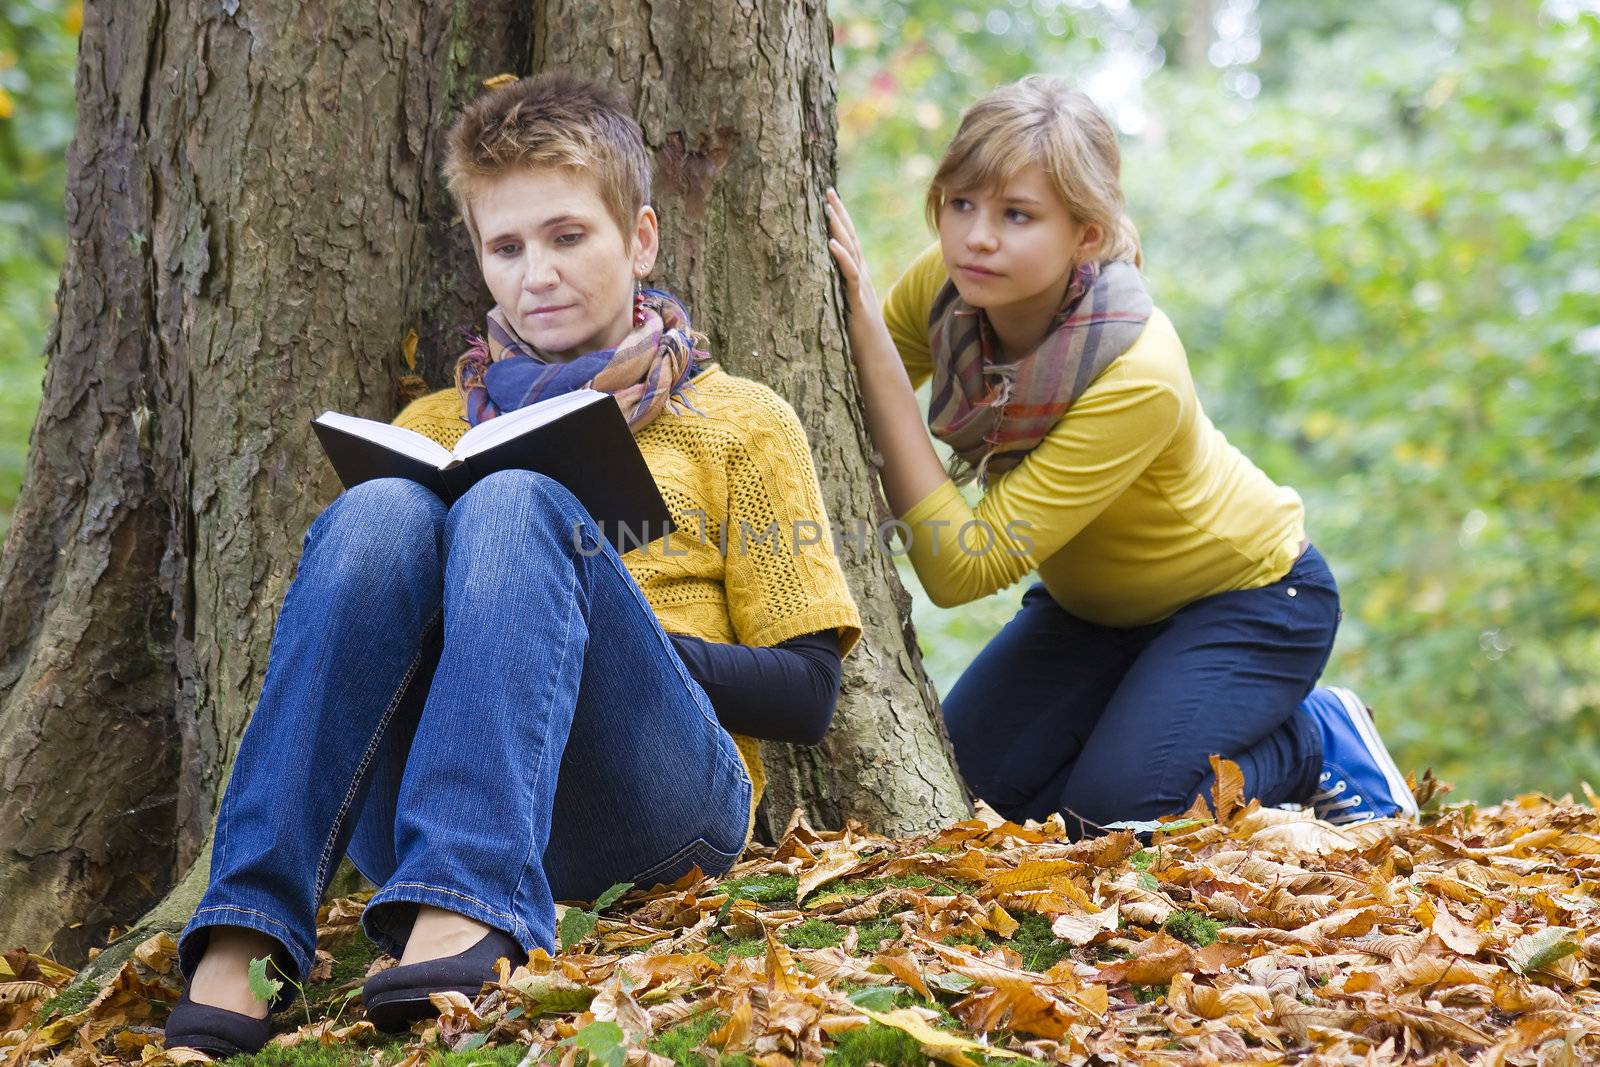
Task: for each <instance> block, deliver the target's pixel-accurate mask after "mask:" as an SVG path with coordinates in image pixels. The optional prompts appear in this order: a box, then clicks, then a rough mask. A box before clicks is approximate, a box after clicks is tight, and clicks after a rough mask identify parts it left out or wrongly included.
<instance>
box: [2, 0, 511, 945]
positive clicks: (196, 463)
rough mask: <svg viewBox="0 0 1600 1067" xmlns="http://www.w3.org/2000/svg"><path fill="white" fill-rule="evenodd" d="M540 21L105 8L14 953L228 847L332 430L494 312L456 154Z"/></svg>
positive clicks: (14, 730) (370, 3)
mask: <svg viewBox="0 0 1600 1067" xmlns="http://www.w3.org/2000/svg"><path fill="white" fill-rule="evenodd" d="M527 27H528V13H527V10H526V4H525V3H511V2H505V0H495V2H493V3H480V4H474V5H465V4H448V3H439V2H437V0H435V2H429V0H362V2H340V3H334V2H331V0H322V2H318V3H312V4H306V3H303V2H298V0H256V2H253V3H251V4H248V5H240V4H239V3H237V2H236V0H229V2H223V3H212V4H201V3H199V2H198V0H188V2H183V0H178V2H165V0H128V2H126V3H117V4H91V5H89V6H88V7H87V9H86V11H85V21H84V27H83V36H82V41H81V44H80V58H79V66H78V81H77V85H78V90H77V96H78V129H77V134H76V137H75V139H74V142H73V146H72V148H71V150H70V151H69V156H68V190H67V219H68V227H69V233H70V237H71V240H70V243H69V249H68V253H67V260H66V265H65V268H64V270H63V274H62V284H61V292H60V299H59V305H60V308H61V311H60V316H59V320H58V324H57V329H56V331H55V333H54V335H53V336H52V338H51V341H50V343H49V349H48V352H47V359H48V362H47V372H46V380H45V387H44V397H43V401H42V403H41V405H40V409H39V415H38V418H37V421H36V423H35V426H34V431H33V437H32V448H31V451H30V456H29V468H28V471H27V474H26V476H25V479H24V484H23V488H22V493H21V496H20V498H19V501H18V504H17V508H16V512H15V515H14V518H13V522H12V527H11V531H10V533H9V535H8V538H7V545H6V551H5V555H4V560H3V562H0V783H3V786H4V789H3V796H4V799H3V800H0V899H3V900H5V901H6V906H5V907H4V908H0V944H8V945H9V944H17V943H22V942H28V943H31V944H33V945H35V946H38V947H42V946H43V945H44V944H45V943H47V942H53V943H54V949H55V952H56V953H57V955H58V956H60V957H61V958H63V959H73V958H81V957H82V954H83V953H84V951H85V950H86V949H87V947H88V946H89V945H90V944H93V943H96V942H100V941H103V940H104V938H105V935H106V932H107V928H108V927H109V926H110V925H112V924H118V925H125V924H127V923H128V922H129V921H130V920H131V919H132V918H134V917H136V916H138V915H139V914H140V913H141V912H142V911H144V909H145V908H147V907H149V906H150V905H151V904H152V903H154V902H157V901H159V900H161V898H162V894H163V893H164V892H165V891H166V890H167V888H168V887H169V886H171V885H172V884H173V882H174V881H175V880H177V878H178V876H179V875H181V874H182V873H183V872H184V871H185V870H186V869H188V867H189V864H190V862H191V861H192V860H194V859H195V857H196V856H197V855H198V854H199V853H200V851H201V848H202V845H203V843H204V841H205V838H206V831H207V829H208V827H209V824H210V821H211V818H212V814H213V811H214V809H215V804H216V801H217V799H218V796H219V794H220V791H221V788H222V783H223V781H224V780H225V776H226V771H227V767H228V764H229V760H230V758H231V755H232V752H233V750H234V748H235V747H236V746H237V743H238V740H239V736H240V734H241V733H242V732H243V729H244V724H245V721H246V719H247V718H248V714H249V711H250V708H251V706H252V705H253V702H254V699H255V696H256V694H257V693H258V692H259V689H260V684H261V678H262V675H263V674H264V672H265V668H266V655H267V649H268V646H269V644H270V641H271V636H272V627H273V625H274V622H275V621H276V617H277V609H278V605H279V604H280V603H281V601H282V599H283V594H284V592H285V590H286V588H287V586H288V583H289V580H290V578H291V576H292V575H293V572H294V567H295V561H296V560H297V559H298V556H299V550H300V542H301V538H302V535H303V533H304V531H305V529H306V526H307V525H308V523H309V521H310V519H311V518H312V516H313V515H314V514H315V513H316V511H317V510H318V509H319V508H320V507H321V506H323V505H324V504H326V502H327V501H328V500H330V499H332V497H333V496H334V494H335V493H336V491H337V488H338V485H337V481H336V480H335V479H334V477H333V476H332V473H331V472H330V471H329V469H328V467H327V464H326V462H325V461H324V460H323V458H322V456H321V452H320V450H319V448H318V447H317V445H316V444H315V442H314V439H313V437H312V435H311V434H310V432H309V429H308V426H307V420H308V419H309V418H310V417H312V416H314V415H315V414H316V413H317V412H319V411H321V410H323V409H324V408H330V407H331V408H337V409H339V410H342V411H353V412H356V413H358V414H363V415H368V416H371V417H375V418H387V417H388V416H390V415H391V414H392V412H393V410H394V407H395V382H396V380H397V378H398V377H399V375H400V373H401V372H402V371H403V370H404V364H403V363H402V358H403V353H404V351H405V344H404V342H405V337H406V335H407V334H408V332H410V331H411V330H412V329H418V331H419V332H421V331H422V330H423V329H425V328H432V327H433V326H434V324H439V323H444V322H446V321H447V320H450V319H452V318H459V314H458V313H457V312H456V311H455V309H456V308H457V307H459V306H463V305H466V304H473V305H476V304H478V303H479V300H478V296H477V293H478V289H479V287H480V286H481V282H480V281H479V280H478V276H477V271H476V270H475V268H474V266H473V264H472V261H471V259H470V258H468V257H465V256H463V255H461V254H459V251H458V250H457V248H456V246H455V242H456V238H455V237H454V235H453V231H454V230H455V229H456V227H453V226H451V224H450V214H449V212H448V211H447V210H442V209H441V205H442V204H445V203H446V202H447V198H446V197H445V196H444V195H443V190H442V184H441V182H440V181H439V178H438V162H439V156H440V151H441V147H442V145H441V135H442V131H443V129H444V128H445V127H446V124H447V122H448V120H449V116H450V115H451V114H453V113H454V111H455V110H457V109H458V107H459V105H460V102H461V101H462V100H463V99H465V98H467V97H469V96H470V95H472V94H473V93H475V92H477V91H478V83H479V80H480V79H481V78H482V77H484V76H488V75H491V74H494V73H498V72H501V71H512V72H517V71H521V70H525V69H526V64H527V51H528V30H527ZM508 31H509V32H508ZM425 323H426V324H427V325H426V326H425V325H424V324H425ZM190 881H191V882H192V881H194V880H193V879H190Z"/></svg>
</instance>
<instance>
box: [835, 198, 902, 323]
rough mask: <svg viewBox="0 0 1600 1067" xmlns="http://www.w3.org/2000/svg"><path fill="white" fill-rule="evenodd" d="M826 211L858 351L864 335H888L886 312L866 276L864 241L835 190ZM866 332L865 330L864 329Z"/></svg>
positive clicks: (870, 280) (869, 278) (869, 279)
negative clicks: (862, 245)
mask: <svg viewBox="0 0 1600 1067" xmlns="http://www.w3.org/2000/svg"><path fill="white" fill-rule="evenodd" d="M824 210H825V211H826V212H827V215H828V232H829V233H830V234H831V235H832V236H830V237H829V238H828V251H829V252H831V253H833V259H834V262H836V263H838V264H839V275H840V277H841V278H843V279H844V292H845V299H846V300H847V301H848V302H849V304H850V340H851V347H852V348H859V341H860V339H861V338H862V337H863V335H864V333H866V332H868V331H870V332H873V333H877V332H879V331H882V332H883V333H885V334H886V333H887V332H888V330H887V327H885V326H884V325H883V310H882V309H881V308H879V306H878V294H877V293H876V292H875V291H873V288H872V279H871V277H869V276H868V274H867V257H866V256H865V255H863V254H862V252H861V239H860V238H859V237H857V236H856V227H855V224H854V223H853V222H851V221H850V212H848V211H846V210H845V207H844V201H843V200H841V199H839V194H838V193H837V192H835V191H834V190H832V189H829V190H828V198H827V202H826V204H825V205H824ZM863 327H865V328H866V329H865V330H863V329H862V328H863Z"/></svg>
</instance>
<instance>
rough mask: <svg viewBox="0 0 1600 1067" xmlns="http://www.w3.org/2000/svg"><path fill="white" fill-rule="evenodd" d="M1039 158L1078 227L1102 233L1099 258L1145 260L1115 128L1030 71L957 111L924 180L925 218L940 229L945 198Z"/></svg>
mask: <svg viewBox="0 0 1600 1067" xmlns="http://www.w3.org/2000/svg"><path fill="white" fill-rule="evenodd" d="M1030 163H1037V164H1038V165H1039V166H1040V168H1042V169H1043V170H1044V173H1045V175H1046V177H1047V178H1048V179H1049V181H1050V184H1051V185H1052V186H1053V187H1054V188H1055V191H1056V193H1057V195H1059V196H1060V197H1061V202H1062V203H1063V204H1065V205H1066V207H1067V210H1068V211H1070V212H1071V213H1072V217H1073V219H1075V220H1076V221H1077V222H1078V224H1079V225H1083V226H1087V225H1089V224H1091V223H1092V224H1094V225H1097V226H1099V227H1100V230H1101V232H1102V233H1103V234H1104V235H1105V237H1104V238H1103V240H1102V243H1101V246H1100V252H1099V254H1098V256H1097V257H1096V258H1098V259H1099V261H1100V262H1101V263H1110V262H1111V261H1113V260H1118V259H1126V260H1131V261H1132V262H1133V263H1135V264H1136V265H1142V264H1143V261H1144V260H1143V255H1142V253H1141V252H1140V249H1139V231H1138V230H1136V229H1134V226H1133V223H1132V222H1131V221H1129V219H1128V216H1127V213H1126V211H1125V210H1124V201H1123V197H1122V152H1121V150H1120V149H1119V148H1118V147H1117V134H1116V131H1115V130H1114V129H1112V128H1111V123H1110V121H1108V120H1107V119H1106V116H1105V114H1104V113H1103V112H1101V110H1100V109H1099V108H1098V107H1096V106H1095V104H1094V101H1093V100H1090V99H1089V97H1088V96H1087V95H1085V94H1084V93H1083V92H1081V91H1079V90H1077V89H1074V88H1072V86H1070V85H1068V84H1067V83H1066V82H1065V81H1063V80H1062V79H1060V78H1051V77H1047V76H1046V75H1043V74H1032V75H1029V76H1028V77H1026V78H1023V79H1022V80H1020V81H1017V82H1013V83H1011V84H1010V85H1002V86H1001V87H1000V88H998V89H995V90H994V91H992V92H990V93H988V94H986V95H984V96H982V97H980V98H979V99H978V101H977V102H976V103H975V104H973V105H972V106H971V107H969V108H967V110H966V112H965V113H963V114H962V116H961V124H960V125H959V126H958V127H957V128H956V134H955V136H954V137H953V138H951V140H950V147H948V148H946V149H945V152H944V158H943V159H941V160H940V161H939V168H938V170H936V171H935V172H934V175H933V181H932V182H931V183H930V184H929V186H928V199H927V204H926V211H927V216H928V224H929V225H930V226H932V227H933V228H934V229H935V230H937V229H938V228H939V211H940V209H941V208H943V207H944V204H945V200H946V199H947V198H948V197H951V196H954V195H957V194H959V193H961V192H963V191H967V190H973V189H997V188H1000V187H1001V186H1003V185H1005V184H1006V183H1007V182H1008V181H1010V180H1011V179H1012V178H1013V177H1015V176H1016V174H1017V172H1018V171H1020V170H1022V169H1023V168H1024V167H1026V166H1028V165H1029V164H1030Z"/></svg>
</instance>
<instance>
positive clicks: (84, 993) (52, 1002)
mask: <svg viewBox="0 0 1600 1067" xmlns="http://www.w3.org/2000/svg"><path fill="white" fill-rule="evenodd" d="M99 992H100V987H99V986H97V985H95V984H94V983H93V982H74V983H72V984H71V985H69V986H67V988H65V989H63V990H62V991H61V992H59V993H57V994H56V995H55V996H53V997H51V998H50V999H49V1000H47V1001H45V1002H44V1003H43V1004H41V1005H39V1013H38V1015H37V1016H35V1017H34V1025H39V1024H40V1023H46V1022H49V1021H50V1020H51V1019H56V1018H63V1019H64V1018H66V1017H67V1016H68V1015H76V1014H77V1013H78V1012H80V1011H82V1010H83V1009H84V1008H86V1007H88V1006H89V1001H91V1000H93V999H94V998H95V996H96V995H97V994H98V993H99Z"/></svg>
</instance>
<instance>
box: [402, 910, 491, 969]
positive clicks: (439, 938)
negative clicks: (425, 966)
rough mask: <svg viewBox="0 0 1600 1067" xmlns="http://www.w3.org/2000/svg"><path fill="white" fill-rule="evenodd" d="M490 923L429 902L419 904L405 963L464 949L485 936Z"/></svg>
mask: <svg viewBox="0 0 1600 1067" xmlns="http://www.w3.org/2000/svg"><path fill="white" fill-rule="evenodd" d="M489 929H490V928H489V927H488V926H487V925H485V924H484V923H481V922H479V921H478V920H476V919H471V918H468V917H467V916H465V915H461V914H459V913H457V912H453V911H446V910H445V909H444V908H435V907H432V906H431V905H428V904H421V905H418V907H417V918H416V921H415V922H413V923H412V925H411V934H410V936H409V937H407V938H406V947H405V951H404V952H403V953H402V954H401V956H400V963H401V965H403V966H404V965H409V964H413V963H424V962H426V961H428V960H437V959H443V958H444V957H445V956H454V955H456V954H457V953H459V952H464V951H466V950H467V949H469V948H471V947H472V946H473V945H476V944H477V943H478V942H479V941H482V940H483V935H484V934H486V933H488V932H489Z"/></svg>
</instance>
